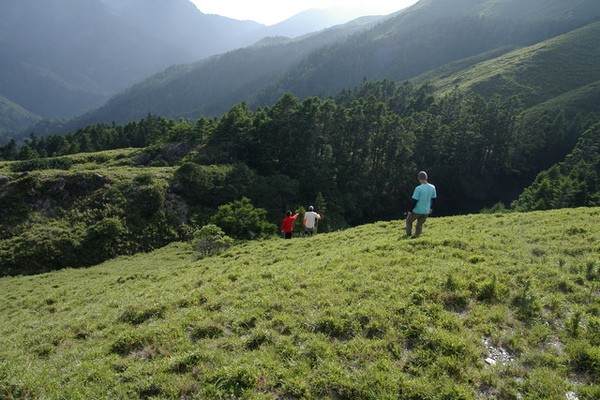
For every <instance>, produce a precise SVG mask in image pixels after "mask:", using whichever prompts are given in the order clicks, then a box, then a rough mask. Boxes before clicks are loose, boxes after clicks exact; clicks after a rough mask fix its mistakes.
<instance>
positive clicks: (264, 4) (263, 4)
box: [190, 0, 418, 25]
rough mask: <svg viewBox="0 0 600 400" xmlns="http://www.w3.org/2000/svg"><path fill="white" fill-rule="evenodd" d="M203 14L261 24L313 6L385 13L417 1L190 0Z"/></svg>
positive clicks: (275, 20)
mask: <svg viewBox="0 0 600 400" xmlns="http://www.w3.org/2000/svg"><path fill="white" fill-rule="evenodd" d="M190 1H191V2H192V3H194V4H195V5H196V7H198V9H199V10H200V11H202V12H203V13H204V14H217V15H221V16H224V17H229V18H233V19H238V20H250V21H255V22H259V23H261V24H265V25H273V24H276V23H278V22H281V21H284V20H286V19H288V18H290V17H292V16H294V15H296V14H298V13H300V12H302V11H306V10H309V9H313V8H318V9H324V8H333V7H346V8H355V9H357V10H358V11H360V14H357V15H387V14H391V13H393V12H395V11H398V10H401V9H403V8H405V7H408V6H411V5H413V4H415V3H416V2H417V1H418V0H369V1H365V0H304V1H294V2H292V1H285V0H252V1H249V0H190Z"/></svg>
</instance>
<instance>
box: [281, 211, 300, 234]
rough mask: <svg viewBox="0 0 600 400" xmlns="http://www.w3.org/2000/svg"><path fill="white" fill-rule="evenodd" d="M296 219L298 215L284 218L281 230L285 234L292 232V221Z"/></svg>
mask: <svg viewBox="0 0 600 400" xmlns="http://www.w3.org/2000/svg"><path fill="white" fill-rule="evenodd" d="M296 218H298V214H296V215H292V216H291V217H285V218H284V219H283V222H282V223H281V230H282V231H284V232H285V233H288V232H292V231H293V230H294V221H295V220H296Z"/></svg>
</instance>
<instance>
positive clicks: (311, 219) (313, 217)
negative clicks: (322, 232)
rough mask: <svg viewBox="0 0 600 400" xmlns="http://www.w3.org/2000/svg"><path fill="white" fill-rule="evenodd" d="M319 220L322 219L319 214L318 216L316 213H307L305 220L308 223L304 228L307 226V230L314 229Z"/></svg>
mask: <svg viewBox="0 0 600 400" xmlns="http://www.w3.org/2000/svg"><path fill="white" fill-rule="evenodd" d="M317 219H321V216H320V215H319V214H317V213H316V212H314V211H309V212H307V213H306V214H304V220H305V221H306V224H305V225H304V226H306V227H307V228H314V227H315V221H316V220H317Z"/></svg>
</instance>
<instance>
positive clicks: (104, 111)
mask: <svg viewBox="0 0 600 400" xmlns="http://www.w3.org/2000/svg"><path fill="white" fill-rule="evenodd" d="M533 9H535V10H536V11H537V12H535V13H532V12H531V10H533ZM595 15H600V3H597V2H591V1H589V0H588V1H581V2H576V3H573V2H569V3H565V2H559V1H556V0H552V1H545V2H539V3H536V6H535V8H534V7H533V6H532V5H530V4H529V3H527V4H525V3H524V2H521V1H519V2H517V1H513V0H497V1H494V2H488V1H482V0H469V1H460V2H452V3H448V2H443V1H439V0H438V1H421V2H419V3H417V4H416V5H415V6H413V7H411V8H409V9H407V10H405V11H404V12H402V13H400V14H399V15H397V16H395V17H394V18H390V19H388V20H385V21H383V22H381V23H380V24H378V25H377V26H375V27H374V28H372V29H370V30H367V31H365V32H364V33H357V34H355V35H352V36H350V37H348V38H347V39H345V40H340V39H342V38H345V35H347V34H348V32H350V31H344V32H343V36H335V31H330V32H327V33H322V34H319V35H316V36H311V37H309V38H305V39H302V40H297V41H292V42H289V41H288V42H285V43H279V44H273V45H271V46H263V47H250V48H246V49H241V50H238V51H235V52H230V53H227V54H225V55H221V56H218V57H215V58H212V59H210V60H205V61H202V62H199V63H196V64H193V65H185V66H179V67H174V68H171V69H170V70H167V71H165V72H163V73H161V74H158V75H155V76H153V77H151V78H149V79H147V80H146V81H144V82H142V83H141V84H139V85H136V86H134V87H132V88H130V89H129V90H127V91H126V92H124V93H121V94H119V95H118V96H116V97H114V98H113V99H112V100H111V101H110V102H108V103H107V104H106V105H104V106H103V107H101V108H100V109H98V110H96V111H93V112H91V113H88V114H87V115H85V116H84V117H81V118H80V119H79V120H78V121H77V122H73V123H71V124H70V125H68V126H66V127H65V128H67V129H74V127H73V125H78V126H83V125H87V124H91V123H96V122H110V121H113V120H114V121H117V122H125V121H129V120H135V119H139V118H142V117H143V116H144V115H146V114H147V113H148V112H151V113H154V114H158V115H164V116H167V117H174V118H179V117H186V118H197V117H198V116H200V115H205V116H207V117H211V116H218V115H221V114H222V113H224V112H225V111H226V110H227V109H229V108H230V107H231V106H232V105H234V104H236V103H239V102H241V101H247V102H248V104H249V105H250V106H251V107H252V108H254V107H258V106H264V105H269V104H273V103H274V102H275V101H276V100H277V99H278V98H279V97H281V95H282V94H283V93H285V92H291V93H293V94H294V95H296V96H298V97H300V98H303V97H306V96H314V95H320V96H328V95H332V94H335V93H337V92H338V91H340V90H342V89H345V88H351V87H355V86H356V85H358V84H360V82H362V81H363V79H365V78H366V79H369V80H376V79H384V78H385V79H393V80H396V81H403V80H406V79H410V78H415V77H417V76H419V75H420V74H422V73H425V72H426V71H429V70H431V69H435V68H437V67H440V66H442V65H446V64H448V63H451V62H455V61H459V60H463V59H468V58H470V57H476V56H479V55H481V54H486V53H488V52H490V51H502V50H501V49H506V48H507V47H506V46H519V47H521V46H528V45H533V44H535V43H539V42H541V41H543V40H546V39H548V38H550V37H553V36H556V35H558V34H561V33H564V32H568V31H570V30H572V29H573V28H575V27H579V26H581V25H583V24H586V23H587V22H589V21H591V20H593V19H594V16H595ZM331 35H334V36H335V37H331ZM325 37H329V38H330V39H329V40H322V38H325ZM319 40H320V41H319ZM332 43H334V44H332ZM40 133H41V134H45V133H46V132H45V130H44V129H43V128H40Z"/></svg>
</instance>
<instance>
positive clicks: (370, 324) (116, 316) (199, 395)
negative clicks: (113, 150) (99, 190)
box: [0, 208, 600, 399]
mask: <svg viewBox="0 0 600 400" xmlns="http://www.w3.org/2000/svg"><path fill="white" fill-rule="evenodd" d="M599 254H600V209H598V208H582V209H565V210H557V211H546V212H535V213H527V214H520V213H508V214H479V215H465V216H454V217H444V218H431V219H429V220H428V221H427V223H426V225H425V229H424V234H423V235H422V236H421V238H419V239H406V238H404V237H403V221H390V222H379V223H375V224H370V225H364V226H360V227H356V228H353V229H349V230H346V231H342V232H335V233H330V234H319V235H316V236H315V237H313V238H295V239H293V240H282V239H272V240H266V241H256V242H247V243H243V244H239V245H236V246H234V247H232V248H230V249H229V250H227V251H225V252H223V253H221V254H219V255H215V256H211V257H206V258H202V259H199V260H197V259H196V258H195V255H194V253H193V251H192V247H191V245H190V244H188V243H175V244H172V245H170V246H167V247H165V248H163V249H160V250H157V251H155V252H153V253H148V254H140V255H136V256H128V257H121V258H117V259H114V260H112V261H110V262H106V263H104V264H101V265H98V266H95V267H91V268H87V269H66V270H61V271H57V272H53V273H48V274H43V275H35V276H18V277H4V278H1V279H0V348H1V351H0V398H2V399H5V398H6V399H20V398H35V399H40V398H41V399H92V398H114V399H129V398H131V399H151V398H152V399H161V398H165V399H171V398H173V399H178V398H181V399H206V398H217V399H219V398H223V399H224V398H245V399H300V398H302V399H396V398H401V399H483V398H501V399H519V398H523V399H538V398H539V399H541V398H544V399H566V398H568V399H575V398H578V399H592V398H598V397H599V396H600V347H598V346H599V345H600V301H599V298H600V261H599V257H598V256H599Z"/></svg>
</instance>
